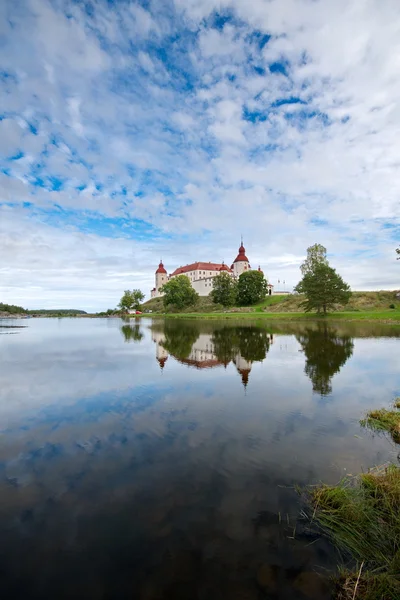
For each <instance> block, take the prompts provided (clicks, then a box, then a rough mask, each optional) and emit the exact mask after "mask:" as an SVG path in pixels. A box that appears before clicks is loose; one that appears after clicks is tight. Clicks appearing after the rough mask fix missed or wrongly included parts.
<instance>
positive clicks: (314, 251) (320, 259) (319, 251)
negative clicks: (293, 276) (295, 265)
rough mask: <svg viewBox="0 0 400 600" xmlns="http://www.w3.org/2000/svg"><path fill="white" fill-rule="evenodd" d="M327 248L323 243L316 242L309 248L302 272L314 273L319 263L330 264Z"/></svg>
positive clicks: (301, 268)
mask: <svg viewBox="0 0 400 600" xmlns="http://www.w3.org/2000/svg"><path fill="white" fill-rule="evenodd" d="M328 264H329V263H328V259H327V258H326V248H325V246H322V244H314V246H310V247H309V248H307V258H306V260H305V261H304V262H303V264H302V265H301V267H300V271H301V274H302V275H303V276H304V275H305V274H306V273H313V272H314V270H315V268H316V267H317V266H318V265H328Z"/></svg>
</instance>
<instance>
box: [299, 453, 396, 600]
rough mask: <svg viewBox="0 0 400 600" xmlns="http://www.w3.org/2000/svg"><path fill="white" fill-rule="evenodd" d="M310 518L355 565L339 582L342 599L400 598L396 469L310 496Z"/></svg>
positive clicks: (326, 489) (326, 487)
mask: <svg viewBox="0 0 400 600" xmlns="http://www.w3.org/2000/svg"><path fill="white" fill-rule="evenodd" d="M311 504H312V506H313V507H314V515H315V517H316V519H317V521H318V523H319V524H320V526H321V527H322V529H323V530H324V531H326V532H327V533H328V534H329V535H330V537H331V538H332V539H333V540H334V542H335V543H336V545H337V546H338V547H339V548H341V549H342V550H343V551H344V552H345V553H347V554H348V555H349V557H352V558H353V559H355V560H356V561H357V567H356V568H355V569H354V570H352V571H349V570H342V571H341V572H340V574H339V577H338V578H337V587H336V598H337V599H341V600H353V599H354V600H355V599H358V600H361V599H363V600H399V598H400V469H399V468H398V467H396V466H394V465H391V466H389V467H385V468H381V469H379V470H374V471H371V472H370V473H366V474H362V475H360V476H359V478H358V479H357V480H356V482H352V481H348V480H347V481H345V482H342V483H341V484H339V485H337V486H325V485H323V486H320V487H317V488H314V489H313V490H312V492H311Z"/></svg>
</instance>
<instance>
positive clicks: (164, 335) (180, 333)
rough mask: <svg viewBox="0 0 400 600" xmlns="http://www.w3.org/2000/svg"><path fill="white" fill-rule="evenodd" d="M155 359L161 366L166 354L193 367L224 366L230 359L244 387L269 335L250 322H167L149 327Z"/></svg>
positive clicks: (268, 339) (267, 343)
mask: <svg viewBox="0 0 400 600" xmlns="http://www.w3.org/2000/svg"><path fill="white" fill-rule="evenodd" d="M152 338H153V341H154V342H156V344H157V347H156V358H157V360H158V362H159V364H160V366H161V368H164V365H165V362H166V360H167V357H168V354H171V355H172V356H174V357H175V358H176V359H177V360H178V361H179V362H181V363H183V364H186V365H187V366H191V367H195V368H197V369H210V368H214V367H218V366H225V367H226V366H227V365H228V364H229V363H230V362H233V363H234V365H235V367H236V369H237V371H238V372H239V374H240V376H241V379H242V383H243V385H244V386H245V387H246V386H247V383H248V379H249V373H250V371H251V367H252V363H253V362H254V361H260V362H261V361H263V360H264V359H265V357H266V355H267V352H268V350H269V347H270V344H271V343H272V341H273V336H272V334H270V333H268V332H267V331H265V330H264V329H262V328H261V327H256V326H254V325H253V324H248V325H242V324H241V325H233V326H231V325H226V324H225V323H224V324H223V325H222V324H221V323H216V322H207V321H203V322H194V321H191V322H188V321H186V322H185V321H181V320H179V321H168V320H166V321H165V322H164V323H160V322H159V323H155V324H154V325H153V326H152Z"/></svg>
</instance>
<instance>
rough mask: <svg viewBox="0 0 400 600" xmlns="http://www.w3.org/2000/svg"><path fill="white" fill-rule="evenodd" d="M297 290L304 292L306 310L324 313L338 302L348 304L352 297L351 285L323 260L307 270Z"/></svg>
mask: <svg viewBox="0 0 400 600" xmlns="http://www.w3.org/2000/svg"><path fill="white" fill-rule="evenodd" d="M295 291H296V292H299V293H300V294H304V295H305V297H306V299H305V301H304V302H303V303H302V304H303V306H304V308H305V311H306V312H309V311H312V310H316V311H317V312H321V311H322V312H323V313H324V314H326V313H327V311H328V310H329V309H331V308H334V306H335V305H336V304H347V303H348V301H349V300H350V297H351V291H350V286H349V285H348V284H347V283H345V282H344V281H343V279H342V278H341V277H340V275H339V274H338V273H336V271H335V269H333V268H332V267H330V266H329V265H328V264H325V263H324V262H321V263H320V264H316V265H315V266H314V267H313V270H312V271H309V272H307V273H306V274H305V275H304V277H303V279H302V280H301V281H300V282H299V283H298V284H297V286H296V287H295Z"/></svg>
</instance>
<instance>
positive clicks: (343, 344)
mask: <svg viewBox="0 0 400 600" xmlns="http://www.w3.org/2000/svg"><path fill="white" fill-rule="evenodd" d="M296 338H297V340H298V341H299V343H300V344H301V347H302V349H303V351H304V353H305V355H306V366H305V368H304V372H305V373H306V374H307V375H308V377H309V378H310V379H311V382H312V386H313V391H314V392H317V393H319V394H321V396H326V395H328V394H330V393H331V392H332V386H331V379H332V377H333V376H334V375H335V374H336V373H339V371H340V369H341V367H343V365H344V364H345V363H346V362H347V360H348V359H349V358H350V356H351V355H352V354H353V348H354V343H353V338H351V337H350V336H348V335H343V334H340V335H339V333H338V331H337V330H336V329H334V328H333V327H330V326H329V325H327V324H326V323H323V324H320V325H319V326H318V328H317V329H311V328H306V329H304V331H302V332H301V333H299V334H297V335H296Z"/></svg>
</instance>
